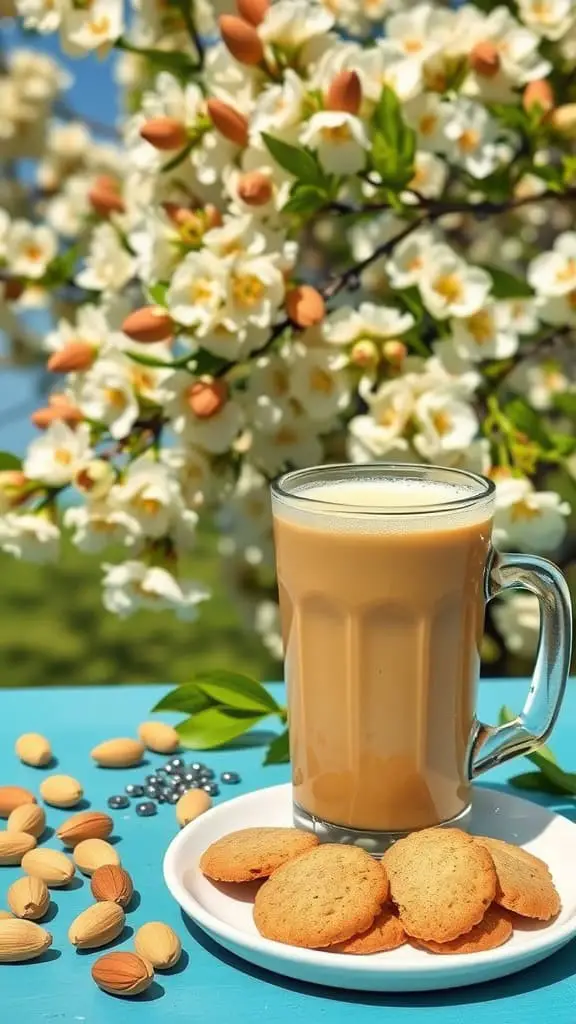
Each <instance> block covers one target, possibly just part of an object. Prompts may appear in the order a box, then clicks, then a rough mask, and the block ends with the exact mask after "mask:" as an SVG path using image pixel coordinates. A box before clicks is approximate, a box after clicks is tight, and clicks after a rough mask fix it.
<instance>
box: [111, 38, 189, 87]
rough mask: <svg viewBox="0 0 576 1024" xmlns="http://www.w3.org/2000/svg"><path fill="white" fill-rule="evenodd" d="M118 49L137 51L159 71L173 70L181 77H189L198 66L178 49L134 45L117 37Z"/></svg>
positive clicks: (129, 51) (128, 51)
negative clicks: (155, 48) (156, 48)
mask: <svg viewBox="0 0 576 1024" xmlns="http://www.w3.org/2000/svg"><path fill="white" fill-rule="evenodd" d="M114 45H115V47H116V49H117V50H125V51H126V52H127V53H136V54H138V56H139V57H144V58H145V59H146V60H147V61H149V63H150V64H152V65H153V66H154V67H155V68H156V69H157V70H159V71H171V72H172V73H173V74H174V75H176V76H177V77H180V78H184V77H187V76H189V75H190V74H191V72H193V71H197V70H198V68H197V66H196V64H194V63H193V62H192V61H191V60H190V58H189V57H187V56H186V54H184V53H181V52H179V51H176V50H154V49H151V48H149V47H141V46H133V45H132V43H129V42H128V41H127V40H126V39H117V40H116V42H115V44H114Z"/></svg>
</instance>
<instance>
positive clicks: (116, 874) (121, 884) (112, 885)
mask: <svg viewBox="0 0 576 1024" xmlns="http://www.w3.org/2000/svg"><path fill="white" fill-rule="evenodd" d="M90 888H91V890H92V895H93V897H94V899H95V900H98V901H99V902H102V901H104V900H111V901H112V902H113V903H118V905H119V906H121V907H127V906H128V904H129V903H130V900H131V899H132V895H133V893H134V886H133V884H132V879H131V878H130V875H129V874H128V872H127V871H125V870H124V868H121V867H119V866H118V865H117V864H103V865H102V866H101V867H99V868H96V871H95V872H94V874H93V875H92V881H91V883H90Z"/></svg>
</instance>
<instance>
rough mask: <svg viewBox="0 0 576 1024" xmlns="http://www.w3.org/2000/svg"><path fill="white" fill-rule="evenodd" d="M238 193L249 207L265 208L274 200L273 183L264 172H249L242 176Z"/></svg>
mask: <svg viewBox="0 0 576 1024" xmlns="http://www.w3.org/2000/svg"><path fill="white" fill-rule="evenodd" d="M237 191H238V195H239V196H240V199H241V200H242V202H243V203H246V205H247V206H265V204H266V203H269V202H270V200H271V198H272V191H273V189H272V182H271V181H270V178H269V177H268V175H267V174H263V173H262V171H248V172H247V173H246V174H242V175H241V176H240V179H239V181H238V186H237Z"/></svg>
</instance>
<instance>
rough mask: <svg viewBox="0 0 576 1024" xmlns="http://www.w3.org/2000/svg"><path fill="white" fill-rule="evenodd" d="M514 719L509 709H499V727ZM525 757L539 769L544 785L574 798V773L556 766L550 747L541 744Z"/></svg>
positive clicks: (575, 788)
mask: <svg viewBox="0 0 576 1024" xmlns="http://www.w3.org/2000/svg"><path fill="white" fill-rule="evenodd" d="M515 718H516V715H514V714H513V713H512V711H510V708H507V707H502V708H500V715H499V720H500V724H501V725H504V724H506V723H508V722H512V721H514V720H515ZM525 757H526V758H527V759H528V760H529V761H531V762H532V764H535V765H536V767H537V768H539V769H540V771H541V773H542V775H543V776H544V777H545V779H546V783H547V784H550V785H552V786H554V787H555V788H556V791H560V792H562V793H568V794H569V795H570V796H576V772H565V771H564V769H563V768H561V767H560V765H559V764H558V762H557V760H556V758H555V756H554V754H553V753H552V751H551V750H550V747H547V746H545V745H544V744H543V745H542V746H541V747H538V749H537V750H533V751H532V753H530V754H526V755H525Z"/></svg>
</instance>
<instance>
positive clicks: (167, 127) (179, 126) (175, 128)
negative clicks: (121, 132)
mask: <svg viewBox="0 0 576 1024" xmlns="http://www.w3.org/2000/svg"><path fill="white" fill-rule="evenodd" d="M140 135H141V136H142V138H143V139H145V140H146V142H149V143H150V145H151V146H154V149H160V150H162V151H170V150H173V149H182V147H183V146H185V145H186V142H187V140H188V132H187V131H186V125H185V124H183V122H182V121H179V120H178V118H177V117H152V118H150V120H149V121H145V122H144V124H143V125H142V127H141V129H140Z"/></svg>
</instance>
